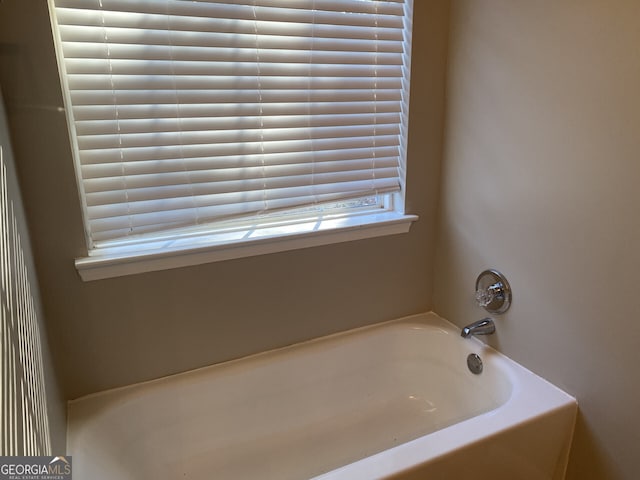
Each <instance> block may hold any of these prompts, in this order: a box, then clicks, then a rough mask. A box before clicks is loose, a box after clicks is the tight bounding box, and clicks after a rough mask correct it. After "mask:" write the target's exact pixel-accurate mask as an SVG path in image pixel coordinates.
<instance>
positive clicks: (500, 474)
mask: <svg viewBox="0 0 640 480" xmlns="http://www.w3.org/2000/svg"><path fill="white" fill-rule="evenodd" d="M471 352H474V353H477V354H479V355H480V357H481V358H482V360H483V363H484V371H483V372H482V373H481V374H479V375H474V374H472V373H470V372H469V370H468V368H467V364H466V358H467V355H468V354H469V353H471ZM576 411H577V406H576V402H575V400H574V399H573V398H572V397H570V396H569V395H567V394H565V393H564V392H562V391H561V390H559V389H558V388H556V387H554V386H553V385H551V384H549V383H548V382H546V381H545V380H543V379H541V378H540V377H537V376H536V375H534V374H532V373H531V372H529V371H528V370H526V369H524V368H523V367H521V366H519V365H518V364H516V363H514V362H513V361H511V360H509V359H508V358H506V357H504V356H502V355H501V354H499V353H497V352H496V351H494V350H492V349H490V348H488V347H486V346H484V344H482V343H481V342H479V341H478V340H476V339H467V340H464V339H462V338H460V336H459V330H458V329H457V328H455V327H453V326H452V325H451V324H449V323H448V322H446V321H444V320H442V319H441V318H440V317H438V316H437V315H435V314H433V313H428V314H422V315H416V316H412V317H407V318H404V319H400V320H395V321H391V322H387V323H384V324H379V325H375V326H372V327H365V328H361V329H357V330H353V331H350V332H346V333H342V334H338V335H333V336H330V337H326V338H322V339H318V340H314V341H311V342H306V343H303V344H300V345H294V346H291V347H287V348H283V349H280V350H276V351H272V352H267V353H263V354H259V355H254V356H251V357H248V358H244V359H240V360H235V361H232V362H227V363H224V364H220V365H215V366H211V367H207V368H203V369H199V370H196V371H192V372H188V373H184V374H180V375H175V376H172V377H168V378H163V379H160V380H155V381H151V382H146V383H143V384H138V385H133V386H130V387H125V388H120V389H116V390H111V391H108V392H104V393H99V394H95V395H91V396H88V397H85V398H81V399H78V400H75V401H73V402H70V404H69V433H68V454H69V455H72V456H73V468H74V478H75V479H76V480H85V479H90V480H125V479H127V480H128V479H136V480H145V479H149V480H164V479H167V480H168V479H171V480H176V479H207V480H209V479H215V480H223V479H234V480H236V479H238V480H249V479H260V480H267V479H274V480H286V479H309V478H315V477H317V479H318V480H320V479H322V480H329V479H331V480H337V479H341V480H356V479H374V478H397V479H413V478H415V479H425V478H429V479H431V478H434V479H452V480H458V479H466V478H473V479H474V480H482V479H491V480H499V479H505V480H518V479H531V480H538V479H554V480H555V479H561V478H563V476H564V470H565V466H566V460H567V455H568V450H569V446H570V443H571V437H572V432H573V424H574V419H575V415H576Z"/></svg>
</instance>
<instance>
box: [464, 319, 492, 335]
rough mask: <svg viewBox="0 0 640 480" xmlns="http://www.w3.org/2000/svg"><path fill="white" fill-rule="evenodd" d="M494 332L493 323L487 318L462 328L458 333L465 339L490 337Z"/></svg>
mask: <svg viewBox="0 0 640 480" xmlns="http://www.w3.org/2000/svg"><path fill="white" fill-rule="evenodd" d="M495 331H496V326H495V324H494V323H493V319H491V318H488V317H487V318H483V319H482V320H478V321H477V322H473V323H471V324H469V325H467V326H466V327H464V328H463V329H462V331H461V332H460V336H461V337H462V338H467V337H471V336H473V335H491V334H492V333H494V332H495Z"/></svg>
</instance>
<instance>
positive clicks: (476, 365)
mask: <svg viewBox="0 0 640 480" xmlns="http://www.w3.org/2000/svg"><path fill="white" fill-rule="evenodd" d="M467 367H469V370H470V371H471V373H475V374H476V375H478V374H480V373H482V359H481V358H480V356H479V355H476V354H475V353H470V354H469V356H468V357H467Z"/></svg>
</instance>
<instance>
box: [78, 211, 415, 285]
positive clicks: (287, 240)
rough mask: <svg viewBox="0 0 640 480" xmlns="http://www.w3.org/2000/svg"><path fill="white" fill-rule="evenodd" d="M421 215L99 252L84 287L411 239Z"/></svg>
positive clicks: (340, 219) (89, 262) (323, 222)
mask: <svg viewBox="0 0 640 480" xmlns="http://www.w3.org/2000/svg"><path fill="white" fill-rule="evenodd" d="M417 220H418V217H417V216H416V215H406V214H402V213H398V212H393V211H387V212H381V213H368V214H362V215H356V216H353V215H351V216H340V215H336V216H332V217H329V218H319V217H316V218H313V219H310V220H308V221H305V222H296V223H294V224H285V225H277V224H276V225H261V226H260V227H258V228H255V229H254V228H252V227H250V228H247V227H244V228H241V229H235V230H232V231H227V232H224V233H222V232H213V233H211V234H210V235H200V236H197V237H194V238H188V239H182V240H170V241H165V242H163V241H157V242H149V244H145V246H144V249H141V248H140V247H126V246H119V247H112V248H109V249H102V250H101V251H93V252H92V253H93V254H92V255H91V256H88V257H83V258H78V259H77V260H76V262H75V265H76V268H77V270H78V273H79V274H80V277H81V278H82V280H84V281H91V280H100V279H105V278H112V277H119V276H123V275H133V274H139V273H145V272H153V271H158V270H167V269H172V268H179V267H188V266H193V265H200V264H204V263H211V262H218V261H223V260H231V259H236V258H243V257H251V256H255V255H264V254H268V253H277V252H284V251H288V250H297V249H301V248H308V247H316V246H321V245H329V244H333V243H341V242H348V241H353V240H362V239H366V238H373V237H379V236H384V235H394V234H400V233H406V232H408V231H409V228H410V227H411V223H412V222H415V221H417Z"/></svg>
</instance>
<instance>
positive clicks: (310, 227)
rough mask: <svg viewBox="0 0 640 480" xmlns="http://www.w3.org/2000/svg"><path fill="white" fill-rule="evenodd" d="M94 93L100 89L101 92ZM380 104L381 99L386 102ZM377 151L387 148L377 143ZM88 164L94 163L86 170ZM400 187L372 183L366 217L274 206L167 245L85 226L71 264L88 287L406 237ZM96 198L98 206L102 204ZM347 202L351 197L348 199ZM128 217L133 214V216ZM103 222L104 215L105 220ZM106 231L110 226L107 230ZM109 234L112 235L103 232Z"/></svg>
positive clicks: (402, 164)
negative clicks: (283, 211) (299, 212)
mask: <svg viewBox="0 0 640 480" xmlns="http://www.w3.org/2000/svg"><path fill="white" fill-rule="evenodd" d="M54 1H55V0H49V3H50V7H51V8H52V9H53V5H54ZM60 1H61V2H62V3H63V4H64V2H65V1H67V0H60ZM68 1H69V2H70V3H69V5H67V6H74V5H75V3H74V2H78V1H79V0H68ZM406 1H407V2H408V5H409V7H410V6H411V4H412V0H406ZM254 8H255V7H254ZM52 11H53V10H52ZM255 13H256V12H255V11H254V19H255ZM376 14H377V7H376ZM52 20H53V17H52ZM410 21H411V19H410V18H406V17H405V20H404V22H405V28H406V25H407V23H406V22H410ZM377 22H378V20H377V19H376V24H375V26H376V28H377V27H378V23H377ZM72 23H73V22H72ZM73 25H75V24H73ZM114 25H117V26H118V27H120V26H121V25H119V24H118V23H117V22H116V23H115V24H114ZM396 27H397V25H396ZM73 28H75V27H73ZM114 28H115V27H114ZM394 28H395V27H394ZM376 31H377V30H376ZM75 33H77V32H75ZM75 33H74V35H75ZM256 34H257V30H256ZM74 35H71V36H70V37H69V38H68V39H67V40H68V41H70V42H71V43H73V42H75V41H79V40H78V39H77V38H76V37H75V36H74ZM54 37H55V39H56V48H57V49H58V50H60V47H61V45H62V44H61V38H59V35H57V34H56V35H54ZM82 38H83V39H84V40H82V41H86V38H85V37H82ZM87 38H88V39H89V40H90V41H89V43H91V42H93V41H94V38H93V37H87ZM115 38H119V37H117V35H116V36H114V39H115ZM127 38H128V37H127ZM154 38H155V37H154ZM398 38H400V37H398ZM376 41H377V34H376ZM125 43H126V42H125ZM408 45H409V48H408V49H405V50H404V54H403V55H404V58H405V62H404V67H403V68H404V72H405V74H407V75H408V70H409V69H410V61H409V58H410V40H409V44H408ZM377 48H378V47H377V46H376V65H377V64H378V63H377V62H378V54H377V52H378V50H377ZM91 52H93V50H91ZM76 53H77V52H76ZM92 55H93V53H92ZM72 56H73V55H72ZM58 60H59V65H60V72H61V77H63V83H64V78H66V77H65V75H66V70H65V63H64V61H63V60H62V59H61V57H59V59H58ZM338 63H339V62H338ZM74 72H75V73H76V74H78V72H80V73H87V72H88V73H89V74H91V75H93V74H94V73H95V72H94V71H93V70H91V69H90V70H88V71H87V72H84V71H75V70H74ZM74 72H72V73H74ZM376 72H377V70H376ZM116 73H118V72H116ZM120 73H121V72H120ZM129 73H130V72H129ZM396 73H397V72H396ZM91 75H89V76H91ZM376 75H377V73H376ZM258 76H259V72H258ZM383 77H384V75H383ZM403 78H407V77H403ZM76 80H78V81H81V82H85V80H86V79H85V78H84V76H83V75H80V77H78V78H76ZM90 80H91V79H90ZM86 81H89V80H86ZM91 82H93V80H91ZM91 82H89V83H82V84H81V85H79V84H74V85H75V87H77V88H80V90H81V91H82V93H83V94H84V93H85V91H84V90H86V88H89V87H91V88H89V90H92V89H96V88H97V86H96V85H94V83H91ZM100 85H102V84H100ZM100 85H98V86H100ZM127 85H128V84H127ZM136 85H138V84H136ZM145 85H146V84H145ZM385 85H386V84H385ZM403 85H404V86H403V91H404V94H403V96H402V100H400V101H401V103H402V105H403V107H402V108H401V110H400V112H401V115H402V116H403V120H402V121H401V122H400V124H399V127H400V129H401V131H402V132H403V133H402V134H401V135H400V144H399V145H398V148H399V149H400V152H401V153H400V156H399V158H398V160H399V164H398V169H399V171H401V172H403V173H404V172H406V142H407V131H406V128H407V124H406V122H407V120H408V118H407V107H408V94H409V90H408V82H406V83H404V84H403ZM375 86H376V88H377V83H376V84H375ZM67 87H68V86H67ZM75 87H74V88H75ZM85 87H86V88H85ZM111 87H112V89H113V88H115V87H114V86H113V83H112V85H111ZM151 87H154V88H155V84H154V85H152V86H151ZM151 87H150V88H151ZM185 88H186V87H185ZM260 88H261V87H260ZM358 88H360V83H358ZM381 88H382V87H381ZM67 90H68V89H67ZM98 90H100V89H99V88H98ZM151 90H153V88H151ZM65 91H66V90H65ZM100 91H101V90H100ZM66 95H67V97H69V95H70V93H69V92H67V93H66ZM92 98H93V97H92ZM376 99H377V97H376ZM382 100H384V98H383V99H382ZM100 101H102V100H100ZM66 105H67V109H68V112H69V115H70V117H69V122H70V125H71V124H73V114H72V113H71V112H72V111H73V108H72V107H73V105H72V104H71V102H70V98H66ZM261 112H262V111H261ZM376 112H377V111H376ZM261 114H262V113H261ZM376 114H377V113H376ZM98 117H99V116H98ZM96 118H97V117H96ZM376 122H377V120H376ZM376 122H374V125H377V123H376ZM381 125H382V124H381ZM118 128H119V127H118ZM118 131H119V130H118ZM70 132H71V135H72V137H74V135H75V133H73V132H75V130H74V129H73V128H71V129H70ZM88 132H89V133H90V134H91V135H89V137H90V138H89V140H87V141H88V142H89V143H86V142H85V144H84V149H85V150H88V151H92V150H94V149H96V148H97V149H98V150H99V149H101V148H103V147H104V146H105V145H103V143H104V142H103V140H104V139H100V141H98V140H96V139H95V138H93V137H96V136H99V135H97V134H96V132H95V131H94V130H89V131H88ZM100 132H102V130H100ZM100 132H98V133H100ZM358 132H359V131H358ZM375 132H376V130H375V129H374V135H375ZM85 133H86V132H85ZM107 133H108V132H107ZM196 133H197V132H196ZM381 134H384V132H382V133H381ZM111 136H113V135H111ZM107 137H109V135H107ZM136 138H137V137H136ZM145 138H146V137H145ZM194 138H195V137H194ZM96 141H98V143H95V142H96ZM109 141H112V140H109ZM194 141H195V140H194ZM92 142H93V143H92ZM72 144H74V145H75V141H74V138H72ZM132 145H133V144H132ZM136 145H137V144H136ZM136 145H133V146H136ZM107 146H108V145H107ZM125 146H131V145H125ZM375 146H376V144H375V143H374V147H375ZM379 146H381V147H384V145H383V144H382V143H381V144H380V145H379ZM75 154H76V155H75V156H76V158H75V160H76V168H77V169H78V170H77V173H78V183H79V185H80V187H79V189H80V195H81V197H83V195H84V187H82V178H81V177H82V176H81V175H80V173H79V171H80V170H79V169H80V168H81V163H80V160H79V158H78V152H77V151H76V152H75ZM385 154H386V152H385ZM373 155H374V158H376V156H375V154H373ZM387 156H388V155H387ZM132 158H133V157H132ZM136 158H137V157H136ZM380 158H381V159H382V158H386V157H383V156H380ZM389 158H391V157H389ZM130 160H132V159H131V158H129V159H127V161H130ZM91 165H93V164H92V163H91ZM389 169H390V167H389V168H387V170H389ZM337 171H338V172H341V170H337ZM109 172H110V175H106V177H105V178H108V179H110V180H113V179H112V178H111V177H114V178H116V177H117V178H120V176H119V174H118V175H114V174H113V172H111V170H109ZM94 173H95V172H94ZM100 174H101V175H103V176H104V175H105V174H104V172H103V171H102V170H100ZM135 174H136V175H138V174H140V172H139V171H136V173H135ZM296 175H297V174H296ZM91 178H93V177H91ZM96 178H97V177H96ZM202 178H205V177H202ZM206 178H208V177H206ZM346 178H347V177H344V179H343V177H339V178H338V179H337V180H336V181H339V182H340V184H341V185H342V182H345V183H350V182H352V181H353V178H351V176H349V177H348V179H349V181H348V182H347V181H346V180H345V179H346ZM370 178H381V179H382V180H385V179H387V177H386V176H384V175H381V176H380V177H378V176H373V177H366V179H365V180H366V181H369V180H370ZM389 178H391V177H389ZM393 178H395V177H393ZM100 179H101V180H102V177H100ZM397 180H398V181H399V183H400V184H399V185H393V186H389V185H386V184H384V185H383V184H381V185H378V184H376V187H375V189H374V191H375V193H373V192H367V193H366V196H369V195H372V194H375V195H380V196H381V197H379V198H385V200H384V201H383V203H384V207H383V208H380V207H377V208H372V209H370V210H365V211H362V210H359V209H357V208H356V209H355V210H353V209H351V210H350V209H345V210H343V211H341V212H340V211H338V213H327V212H326V211H324V212H322V211H321V212H320V213H309V214H308V215H304V216H303V217H300V216H298V217H293V216H286V217H281V216H278V210H279V208H281V206H280V205H279V204H277V203H276V204H275V205H274V211H275V213H276V215H275V216H274V217H273V218H272V217H269V216H262V215H261V214H258V215H257V217H254V218H258V217H259V218H260V220H259V223H258V222H257V221H256V220H255V219H254V220H249V221H247V222H246V223H244V224H242V223H231V224H229V223H226V224H225V223H224V222H223V223H222V224H218V226H217V227H212V228H215V230H207V231H202V230H201V229H200V231H195V232H194V231H193V230H190V229H191V228H194V226H193V225H192V227H187V228H186V230H178V232H179V234H177V235H174V236H172V237H170V238H169V237H168V236H164V234H163V233H159V234H158V235H157V236H154V235H148V233H146V232H143V231H142V230H134V226H133V225H132V224H131V223H130V224H125V227H127V229H126V230H127V234H128V235H130V236H129V237H118V236H116V235H114V236H112V237H109V236H108V235H103V236H102V238H100V239H96V238H95V237H93V236H92V233H91V232H92V230H91V228H90V226H88V223H87V227H86V228H87V230H86V235H87V249H88V253H87V256H86V257H83V258H78V259H76V262H75V264H76V268H77V270H78V272H79V274H80V276H81V278H82V279H83V280H85V281H88V280H98V279H103V278H111V277H117V276H122V275H130V274H137V273H144V272H150V271H157V270H164V269H170V268H178V267H184V266H191V265H198V264H202V263H209V262H216V261H222V260H228V259H234V258H241V257H248V256H254V255H261V254H267V253H275V252H282V251H285V250H295V249H300V248H307V247H312V246H318V245H327V244H332V243H338V242H346V241H352V240H358V239H364V238H371V237H377V236H382V235H391V234H397V233H404V232H407V231H409V228H410V226H411V223H412V222H413V221H416V220H417V219H418V217H417V216H415V215H406V214H404V211H403V205H404V198H403V197H404V194H405V191H404V186H405V178H404V175H403V174H400V175H399V178H397ZM114 181H115V180H114ZM132 185H135V186H132V188H138V187H140V185H138V183H135V182H134V184H132ZM117 186H118V185H116V187H117ZM143 186H144V185H143ZM398 187H399V188H398ZM100 188H106V187H104V185H103V183H100ZM140 188H141V187H140ZM341 188H342V187H341ZM358 191H359V190H354V192H358ZM100 192H101V190H100ZM390 192H393V193H390ZM320 193H322V192H320ZM320 193H319V195H320ZM352 193H353V192H352ZM363 194H364V191H363ZM100 198H101V201H102V197H100ZM132 198H133V200H132V202H134V201H140V199H142V200H145V198H146V197H144V198H143V197H139V198H138V197H135V198H134V197H132ZM329 198H332V197H329ZM336 198H337V197H336ZM345 198H348V196H347V197H345ZM128 199H129V197H127V202H128ZM108 200H109V202H110V201H111V197H109V198H108ZM316 201H317V202H318V203H322V201H323V200H322V198H320V197H318V199H317V200H316ZM109 202H107V204H106V205H107V206H109V207H110V206H111V203H109ZM116 203H117V202H116ZM83 204H85V210H84V212H83V213H84V215H85V217H86V216H87V211H86V208H87V206H86V202H84V201H83ZM99 205H102V204H99ZM118 205H120V204H118ZM127 205H128V203H127ZM171 205H172V208H173V207H174V208H178V207H177V206H174V205H173V204H171ZM180 205H182V204H180ZM205 207H206V205H205ZM180 208H182V207H180ZM100 212H101V213H100V215H104V212H103V211H102V210H100ZM110 212H111V211H110ZM119 212H120V210H118V211H117V212H115V213H118V214H120V213H119ZM127 212H129V210H127ZM111 213H114V212H111ZM134 213H135V214H136V215H137V214H140V212H139V211H135V212H134ZM142 213H144V212H142ZM196 213H197V212H196ZM100 215H98V216H97V217H96V218H99V219H101V218H102V217H101V216H100ZM131 215H133V213H132V214H131ZM107 217H109V216H108V215H107ZM116 217H117V215H116ZM109 218H111V217H109ZM85 220H87V218H85ZM87 222H88V220H87ZM254 222H255V223H254ZM198 225H200V227H202V228H208V227H203V225H202V224H201V223H200V222H196V224H195V226H196V227H197V226H198ZM107 226H109V227H110V226H111V224H109V225H107ZM113 228H115V227H113ZM121 230H122V228H121ZM196 230H197V229H196ZM98 231H99V232H103V230H100V229H98ZM106 231H108V232H109V230H108V229H107V230H106ZM111 233H113V232H111ZM174 233H176V232H174ZM145 238H146V240H145Z"/></svg>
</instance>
